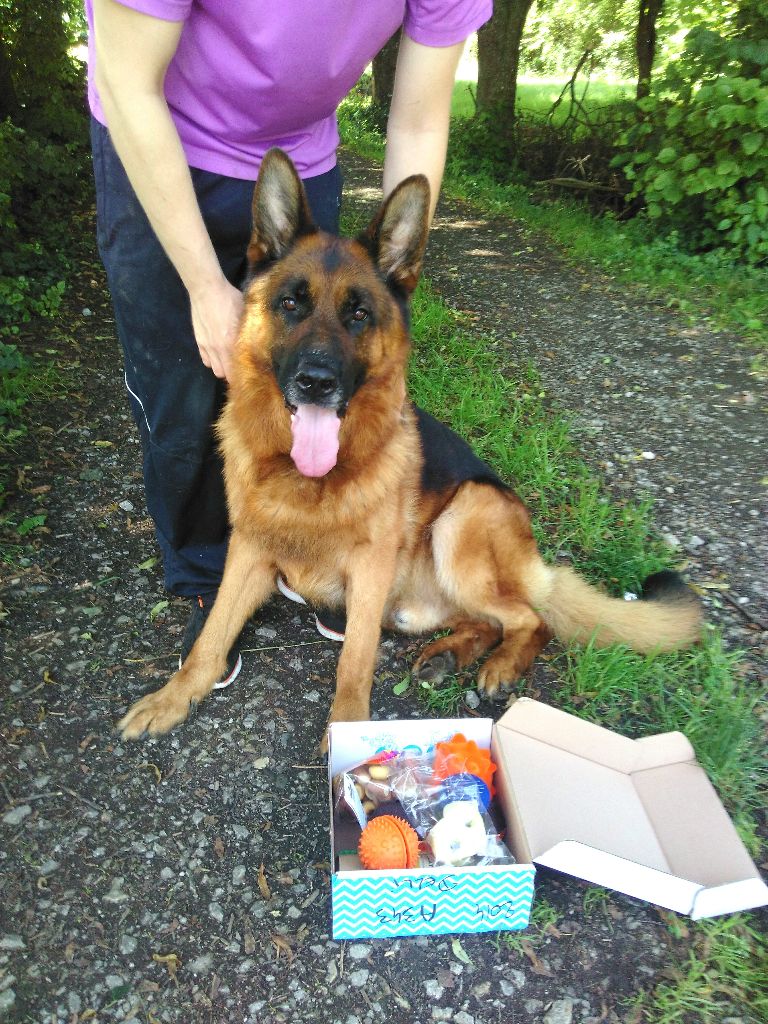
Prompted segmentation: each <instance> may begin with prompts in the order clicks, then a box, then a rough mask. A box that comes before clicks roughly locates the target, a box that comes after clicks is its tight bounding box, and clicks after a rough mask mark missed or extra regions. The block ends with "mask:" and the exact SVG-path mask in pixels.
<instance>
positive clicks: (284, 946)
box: [270, 935, 293, 960]
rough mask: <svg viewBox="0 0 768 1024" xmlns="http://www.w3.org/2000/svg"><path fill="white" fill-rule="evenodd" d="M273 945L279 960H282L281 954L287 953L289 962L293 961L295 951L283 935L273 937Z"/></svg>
mask: <svg viewBox="0 0 768 1024" xmlns="http://www.w3.org/2000/svg"><path fill="white" fill-rule="evenodd" d="M270 938H271V939H272V945H273V946H274V947H275V949H276V951H277V959H278V960H279V959H280V954H281V953H285V955H286V956H287V957H288V959H289V960H293V950H292V949H291V944H290V942H289V941H288V940H287V939H286V938H284V937H283V936H282V935H272V936H270Z"/></svg>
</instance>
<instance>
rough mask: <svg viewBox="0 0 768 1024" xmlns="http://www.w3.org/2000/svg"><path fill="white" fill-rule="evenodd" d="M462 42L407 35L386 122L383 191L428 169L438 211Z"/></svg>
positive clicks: (385, 193)
mask: <svg viewBox="0 0 768 1024" xmlns="http://www.w3.org/2000/svg"><path fill="white" fill-rule="evenodd" d="M463 49H464V43H457V44H456V45H454V46H444V47H443V46H440V47H438V46H423V45H422V44H421V43H415V42H414V41H413V40H412V39H409V38H408V36H406V35H405V34H403V36H402V39H401V42H400V50H399V53H398V57H397V70H396V72H395V85H394V91H393V93H392V104H391V106H390V109H389V120H388V122H387V151H386V156H385V158H384V195H385V196H387V195H389V193H390V192H391V191H392V189H393V188H394V187H395V186H396V185H397V184H398V183H399V182H401V181H402V180H403V178H407V177H408V176H409V175H411V174H426V176H427V178H428V179H429V185H430V190H431V193H432V205H431V209H430V217H431V216H432V214H434V212H435V206H436V204H437V197H438V193H439V191H440V183H441V182H442V180H443V169H444V167H445V153H446V149H447V147H448V126H449V121H450V115H451V95H452V93H453V82H454V79H455V77H456V68H457V66H458V63H459V59H460V58H461V54H462V51H463Z"/></svg>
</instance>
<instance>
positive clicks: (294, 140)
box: [86, 0, 491, 686]
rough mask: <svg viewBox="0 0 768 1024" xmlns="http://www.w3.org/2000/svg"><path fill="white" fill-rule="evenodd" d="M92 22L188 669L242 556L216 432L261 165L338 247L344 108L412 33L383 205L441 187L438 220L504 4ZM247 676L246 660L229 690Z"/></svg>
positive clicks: (148, 478) (146, 432) (131, 316)
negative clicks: (468, 53) (489, 33)
mask: <svg viewBox="0 0 768 1024" xmlns="http://www.w3.org/2000/svg"><path fill="white" fill-rule="evenodd" d="M86 14H87V17H88V23H89V30H90V31H89V86H88V96H89V105H90V109H91V114H92V119H91V140H92V149H93V164H94V178H95V185H96V210H97V239H98V245H99V251H100V254H101V257H102V261H103V263H104V266H105V269H106V272H107V281H108V285H109V290H110V294H111V296H112V302H113V306H114V312H115V323H116V327H117V333H118V336H119V339H120V343H121V346H122V350H123V356H124V363H125V384H126V388H127V390H128V395H129V400H130V404H131V409H132V412H133V415H134V418H135V420H136V423H137V426H138V429H139V433H140V437H141V443H142V452H143V470H144V485H145V491H146V500H147V508H148V510H149V513H150V515H151V517H152V519H153V521H154V524H155V529H156V533H157V538H158V542H159V545H160V549H161V553H162V559H163V568H164V577H165V585H166V587H167V589H168V590H169V591H170V592H171V593H173V594H176V595H179V596H182V597H187V598H190V599H192V601H193V607H192V611H191V614H190V618H189V621H188V623H187V628H186V630H185V633H184V636H183V638H182V645H181V659H180V660H181V661H183V660H184V658H185V657H186V655H187V654H188V653H189V651H190V650H191V648H192V645H193V644H194V641H195V640H196V638H197V636H198V635H199V633H200V631H201V629H202V627H203V624H204V622H205V619H206V618H207V615H208V613H209V611H210V608H211V606H212V605H213V601H214V600H215V596H216V592H217V588H218V585H219V582H220V580H221V575H222V571H223V567H224V559H225V555H226V547H227V539H228V520H227V509H226V500H225V494H224V484H223V478H222V467H221V461H220V456H219V453H218V451H217V448H216V444H215V440H214V436H213V431H212V427H213V424H214V423H215V421H216V420H217V418H218V415H219V413H220V411H221V408H222V405H223V402H224V399H225V396H226V382H227V379H228V377H229V374H230V372H231V367H232V350H233V346H234V343H235V340H236V337H237V331H238V325H239V321H240V315H241V312H242V308H243V296H242V294H241V292H240V290H239V288H240V285H241V283H242V281H243V277H244V273H245V268H246V263H245V254H246V248H247V245H248V240H249V237H250V232H251V199H252V195H253V188H254V183H255V180H256V177H257V175H258V169H259V165H260V162H261V158H262V157H263V156H264V153H266V151H267V150H268V149H270V148H272V147H273V146H279V147H280V148H281V149H283V150H285V152H286V153H287V154H288V155H289V156H290V157H291V159H292V160H293V162H294V164H295V166H296V168H297V171H298V173H299V176H300V177H301V178H302V180H303V184H304V187H305V190H306V192H307V197H308V200H309V204H310V208H311V210H312V214H313V217H314V219H315V222H316V223H317V225H318V227H320V228H321V229H323V230H325V231H330V232H333V233H338V228H339V210H340V204H341V190H342V175H341V171H340V168H339V166H338V163H337V158H336V150H337V146H338V142H339V136H338V131H337V127H336V109H337V107H338V104H339V103H340V102H341V100H342V99H343V98H344V96H346V94H347V93H348V92H349V90H350V89H351V88H352V86H353V85H354V84H355V82H356V81H357V80H358V78H359V77H360V75H361V73H362V72H363V70H364V69H365V67H366V66H367V65H368V64H369V63H370V61H371V60H372V59H373V57H374V56H375V55H376V53H377V52H378V51H379V50H380V49H381V47H382V46H383V45H384V43H386V42H387V40H388V39H389V38H390V37H391V36H392V35H393V34H394V33H395V31H396V30H397V29H398V27H399V26H400V25H402V26H403V33H402V37H401V43H400V49H399V54H398V62H397V71H396V75H395V85H394V92H393V97H392V103H391V107H390V112H389V119H388V127H387V146H386V157H385V162H384V176H383V192H384V195H387V194H389V192H391V191H392V189H393V188H394V187H395V186H396V185H397V184H398V183H399V182H400V181H402V180H403V179H404V178H406V177H408V176H409V175H411V174H416V173H421V174H425V175H426V176H427V178H428V179H429V183H430V186H431V191H432V212H434V205H435V203H436V201H437V195H438V192H439V189H440V183H441V180H442V174H443V168H444V164H445V155H446V147H447V142H448V126H449V116H450V104H451V94H452V89H453V83H454V78H455V74H456V67H457V65H458V61H459V58H460V56H461V53H462V50H463V46H464V43H465V40H466V39H467V37H468V36H469V35H470V34H471V33H472V32H474V31H476V30H477V29H478V28H479V27H480V26H481V25H482V24H484V23H485V22H486V21H487V20H488V18H489V17H490V16H491V0H279V2H274V3H256V2H251V0H225V2H222V0H86ZM289 596H291V595H290V593H289ZM292 596H293V597H294V598H296V597H297V596H298V595H292ZM319 628H321V626H320V624H319ZM341 628H343V627H341ZM329 630H330V635H333V633H334V628H333V627H328V629H326V630H325V631H324V630H323V629H322V628H321V631H324V632H325V634H326V635H329ZM335 632H336V634H337V636H338V628H336V630H335ZM338 638H342V637H341V636H338ZM240 666H241V660H240V656H239V653H238V652H237V651H236V650H235V651H232V652H230V658H229V663H228V668H227V673H226V675H225V676H224V678H223V679H222V680H221V681H220V683H219V684H218V685H219V686H224V685H227V684H228V683H229V682H231V681H232V680H233V679H234V678H235V676H236V675H237V673H238V672H239V670H240Z"/></svg>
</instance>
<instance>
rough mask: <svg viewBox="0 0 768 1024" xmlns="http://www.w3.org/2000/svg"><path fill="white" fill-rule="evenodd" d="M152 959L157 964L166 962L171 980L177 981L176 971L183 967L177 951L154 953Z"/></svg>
mask: <svg viewBox="0 0 768 1024" xmlns="http://www.w3.org/2000/svg"><path fill="white" fill-rule="evenodd" d="M152 959H153V960H154V961H155V963H156V964H164V966H165V969H166V970H167V971H168V974H169V976H170V978H171V980H172V981H176V972H177V971H178V969H179V968H180V967H181V960H179V957H178V954H177V953H153V954H152ZM177 984H178V982H177Z"/></svg>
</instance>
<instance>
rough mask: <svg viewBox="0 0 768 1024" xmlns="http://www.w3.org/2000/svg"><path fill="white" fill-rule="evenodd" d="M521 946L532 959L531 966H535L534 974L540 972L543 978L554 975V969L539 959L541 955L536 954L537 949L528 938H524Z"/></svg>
mask: <svg viewBox="0 0 768 1024" xmlns="http://www.w3.org/2000/svg"><path fill="white" fill-rule="evenodd" d="M520 948H521V949H522V951H523V952H524V953H525V955H526V956H527V957H528V959H529V960H530V961H531V967H532V968H533V973H534V974H539V975H541V977H542V978H551V977H552V971H551V970H550V968H549V967H547V965H546V964H545V963H544V961H543V960H540V959H539V957H538V956H537V955H536V950H535V949H534V948H533V946H532V945H531V943H530V942H529V941H528V939H523V941H522V942H521V943H520Z"/></svg>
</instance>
